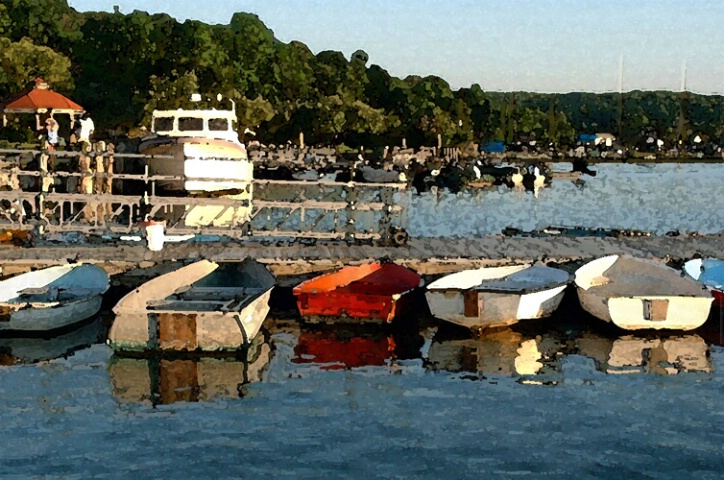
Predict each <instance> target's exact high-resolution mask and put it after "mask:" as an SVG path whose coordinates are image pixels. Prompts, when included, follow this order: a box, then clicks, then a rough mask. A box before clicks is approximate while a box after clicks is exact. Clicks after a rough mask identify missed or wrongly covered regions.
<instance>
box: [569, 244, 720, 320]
mask: <svg viewBox="0 0 724 480" xmlns="http://www.w3.org/2000/svg"><path fill="white" fill-rule="evenodd" d="M575 281H576V291H577V293H578V299H579V301H580V303H581V307H583V309H584V310H586V311H587V312H588V313H590V314H591V315H593V316H595V317H597V318H599V319H601V320H603V321H605V322H608V323H613V324H614V325H616V326H618V327H620V328H623V329H625V330H693V329H695V328H698V327H700V326H701V325H703V324H704V323H705V322H706V320H707V318H708V317H709V312H710V310H711V304H712V301H713V297H712V295H711V293H709V291H708V290H707V289H706V288H705V287H704V286H703V285H700V284H698V283H697V282H696V280H693V279H692V278H688V277H684V276H682V275H681V274H680V273H679V272H677V271H676V270H673V269H671V268H669V267H666V266H665V265H662V264H659V263H656V262H653V261H649V260H644V259H639V258H633V257H629V256H619V255H610V256H607V257H601V258H599V259H596V260H594V261H592V262H589V263H588V264H586V265H584V266H583V267H581V268H579V269H578V270H577V271H576V280H575Z"/></svg>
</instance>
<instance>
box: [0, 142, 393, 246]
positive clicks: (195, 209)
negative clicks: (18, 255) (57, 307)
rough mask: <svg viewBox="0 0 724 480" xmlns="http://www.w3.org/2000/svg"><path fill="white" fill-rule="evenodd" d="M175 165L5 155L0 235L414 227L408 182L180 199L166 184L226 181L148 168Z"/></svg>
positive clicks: (279, 183)
mask: <svg viewBox="0 0 724 480" xmlns="http://www.w3.org/2000/svg"><path fill="white" fill-rule="evenodd" d="M171 158H173V157H172V156H168V155H166V156H164V155H153V156H151V155H140V154H129V153H113V152H104V151H101V152H94V151H92V152H88V153H81V152H71V151H56V152H48V151H41V150H17V149H0V230H3V229H6V230H7V229H17V230H35V231H36V232H37V233H39V234H53V233H59V232H82V233H86V234H98V235H108V234H121V235H123V234H125V235H129V234H136V233H139V232H140V231H141V228H140V222H141V221H143V220H144V219H147V218H152V219H156V220H164V221H165V222H166V234H167V235H174V234H178V235H185V234H207V235H224V236H230V237H243V236H260V237H294V238H311V239H390V240H392V239H394V235H395V233H396V232H399V231H404V229H405V228H406V226H407V208H406V206H405V202H404V201H401V198H400V195H399V194H401V192H403V191H404V190H405V188H406V184H404V183H361V182H332V181H308V180H252V181H251V182H249V183H248V184H245V185H243V186H242V188H235V189H233V190H226V191H223V192H203V193H201V194H193V195H192V194H179V193H175V194H174V193H169V192H163V191H161V189H159V186H158V185H159V183H161V184H163V183H168V182H180V183H181V184H183V183H185V182H190V181H203V182H206V183H214V182H218V183H219V184H221V183H228V180H225V179H218V178H190V177H185V176H174V175H152V174H150V173H149V171H150V170H151V169H150V168H149V166H150V165H151V162H154V161H159V160H168V159H171ZM83 162H84V163H83ZM129 172H133V173H129ZM237 186H238V185H237Z"/></svg>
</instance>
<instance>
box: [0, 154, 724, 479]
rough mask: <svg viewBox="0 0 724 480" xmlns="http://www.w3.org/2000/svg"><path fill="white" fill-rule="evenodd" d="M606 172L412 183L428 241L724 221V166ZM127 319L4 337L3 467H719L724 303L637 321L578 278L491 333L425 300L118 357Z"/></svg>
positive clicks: (663, 473)
mask: <svg viewBox="0 0 724 480" xmlns="http://www.w3.org/2000/svg"><path fill="white" fill-rule="evenodd" d="M557 167H558V166H557ZM594 168H595V169H596V170H597V172H598V174H597V176H596V177H587V176H584V177H582V178H583V179H584V180H585V184H584V185H581V184H575V183H573V182H571V181H568V180H559V181H554V182H553V184H552V185H550V186H547V187H545V188H543V189H541V190H540V191H539V192H538V193H537V196H536V195H534V194H533V193H531V192H525V191H513V190H510V189H508V188H507V187H494V188H492V189H485V190H480V191H476V192H471V191H466V192H461V193H459V194H454V195H453V194H449V193H440V192H438V193H433V192H426V193H423V194H421V195H416V194H413V193H409V192H405V193H402V194H398V196H399V201H400V202H409V207H410V210H409V213H410V224H409V232H410V234H411V235H413V236H423V237H424V236H430V237H432V236H457V237H475V236H481V235H491V234H499V233H500V231H501V230H502V229H504V228H506V227H513V228H519V229H521V230H535V229H540V228H545V227H548V226H583V227H591V228H617V229H636V230H647V231H652V232H655V233H656V234H665V233H667V232H669V231H672V230H680V231H682V232H686V231H697V232H701V233H718V232H722V231H724V213H722V210H721V209H720V208H718V203H717V198H718V192H719V187H720V183H721V180H720V179H721V178H722V174H723V173H724V171H723V170H722V169H724V166H722V165H720V164H692V165H679V164H666V165H660V164H657V165H632V164H599V165H596V166H595V167H594ZM287 294H289V292H288V291H287ZM111 321H112V316H110V315H105V316H103V317H99V318H97V319H95V320H94V321H92V322H90V323H86V324H84V325H81V326H78V327H77V328H75V329H72V330H70V331H68V332H65V333H64V334H62V335H58V336H57V337H55V338H51V339H43V338H2V339H0V432H2V438H3V442H2V445H3V448H2V449H0V477H2V478H18V479H20V478H22V479H25V478H44V479H46V478H63V479H66V478H71V479H86V478H251V477H254V476H262V475H263V476H265V477H269V478H294V479H299V478H310V479H311V478H315V479H317V478H354V479H356V478H384V479H403V478H404V479H407V478H471V479H472V478H475V479H479V478H501V479H507V478H531V479H540V478H579V479H594V478H596V479H598V478H611V479H619V478H657V479H660V478H671V479H681V478H687V479H718V478H721V471H722V467H721V459H722V458H724V408H723V407H722V405H723V402H722V392H724V374H723V373H722V372H723V371H724V347H723V345H724V333H723V331H724V328H723V325H722V323H723V322H724V313H722V312H720V311H714V312H712V316H711V318H710V319H709V321H708V322H707V324H706V325H705V326H704V327H702V328H700V329H697V330H695V331H692V332H684V333H669V334H631V333H630V332H624V331H620V330H617V329H614V328H609V327H608V326H606V325H603V324H602V323H601V322H600V321H598V320H596V319H594V318H592V317H591V316H590V315H587V314H586V313H584V312H583V311H582V310H581V308H580V305H578V303H577V301H576V299H575V292H574V291H573V290H572V289H569V291H568V292H567V293H566V297H565V298H564V302H563V304H562V305H561V308H560V309H559V311H558V312H557V313H556V314H555V316H554V317H553V318H550V319H546V320H543V321H535V322H530V323H525V322H522V323H520V324H518V325H515V326H513V327H510V328H503V329H499V330H495V331H492V332H487V333H486V334H485V335H483V336H480V337H478V336H473V335H472V334H471V333H470V332H468V331H466V330H462V329H459V328H457V327H454V326H452V325H448V324H445V323H444V322H442V321H439V320H436V319H434V318H431V317H430V316H429V312H424V311H422V310H421V311H420V312H418V314H417V315H413V316H412V317H410V318H405V319H402V321H401V322H399V324H398V325H396V326H392V327H386V326H376V327H373V326H369V327H366V328H365V329H355V330H350V329H346V328H343V327H335V326H323V327H315V328H312V327H308V326H305V325H304V324H302V323H300V322H299V320H298V319H296V318H294V317H293V316H290V315H289V313H288V311H287V312H286V313H285V311H284V310H283V309H274V308H273V310H272V315H270V317H269V318H268V319H267V321H266V322H265V324H264V328H263V330H262V334H261V335H259V336H258V337H257V339H256V341H255V343H254V345H253V347H252V348H251V349H250V351H249V352H248V353H247V354H246V355H244V357H243V358H241V357H239V358H237V357H235V358H224V357H210V358H203V357H191V358H124V357H119V356H116V355H115V354H113V352H112V351H111V349H110V348H109V347H108V346H107V345H106V344H105V339H106V335H107V329H108V326H109V324H110V322H111Z"/></svg>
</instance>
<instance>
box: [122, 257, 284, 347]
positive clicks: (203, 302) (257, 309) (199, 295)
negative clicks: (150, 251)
mask: <svg viewBox="0 0 724 480" xmlns="http://www.w3.org/2000/svg"><path fill="white" fill-rule="evenodd" d="M274 284H275V279H274V276H273V275H272V274H271V273H270V272H269V271H268V270H267V269H266V267H264V266H263V265H261V264H260V263H258V262H257V261H255V260H252V259H246V260H244V261H242V262H229V263H224V264H221V265H219V264H217V263H214V262H210V261H208V260H201V261H199V262H196V263H193V264H191V265H187V266H185V267H182V268H179V269H178V270H175V271H173V272H169V273H167V274H165V275H161V276H160V277H156V278H154V279H153V280H150V281H148V282H146V283H144V284H143V285H141V286H140V287H139V288H138V289H136V290H134V291H133V292H131V293H129V294H128V295H126V296H125V297H124V298H122V299H121V300H120V301H119V302H118V304H117V305H116V306H115V307H114V308H113V312H114V313H115V314H116V318H115V320H114V322H113V326H112V327H111V330H110V332H109V334H108V343H109V345H110V346H111V347H112V348H113V349H114V350H116V351H119V352H148V351H171V352H197V351H198V352H224V351H236V350H240V349H242V348H243V347H245V346H248V345H249V344H250V343H251V341H252V340H253V339H254V337H255V336H256V334H257V333H258V332H259V328H260V327H261V325H262V323H263V322H264V319H265V318H266V316H267V314H268V313H269V296H270V294H271V290H272V288H273V287H274Z"/></svg>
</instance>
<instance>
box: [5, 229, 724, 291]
mask: <svg viewBox="0 0 724 480" xmlns="http://www.w3.org/2000/svg"><path fill="white" fill-rule="evenodd" d="M723 251H724V235H705V236H679V237H665V236H662V237H657V236H653V237H626V238H608V237H606V238H597V237H527V236H520V237H505V236H502V235H501V236H494V237H483V238H478V239H444V238H412V239H410V241H409V242H408V243H407V244H406V245H404V246H395V247H392V246H390V247H387V246H380V245H375V244H371V243H367V244H364V243H360V244H352V243H348V242H343V241H321V240H318V241H316V242H312V241H309V240H307V241H259V240H258V239H254V240H242V241H229V242H208V243H207V242H204V243H201V242H196V243H189V242H185V243H167V244H166V245H165V246H164V248H163V250H161V251H158V252H153V251H149V250H148V249H147V248H146V247H145V244H144V243H143V242H135V243H126V244H120V243H118V244H115V243H106V244H90V243H87V244H71V245H69V244H54V245H40V246H36V247H32V248H18V247H9V246H6V247H0V267H1V268H2V272H1V274H2V275H3V276H5V275H10V274H13V273H18V272H22V271H27V270H29V269H30V268H35V267H42V266H48V265H55V264H61V263H67V262H91V263H95V264H98V265H99V266H101V267H103V268H105V269H106V270H107V271H108V272H109V273H110V274H112V275H113V274H117V273H121V272H125V271H128V270H133V269H137V268H149V267H152V266H154V265H156V264H162V263H166V262H171V261H191V260H194V259H202V258H206V259H210V260H216V261H224V260H226V261H230V260H239V259H241V258H244V257H245V256H251V257H253V258H256V259H257V260H259V261H261V262H262V263H266V264H268V265H269V267H270V269H271V270H272V271H273V272H274V273H275V274H276V275H278V276H280V277H285V276H286V277H297V276H300V275H301V276H303V275H306V274H310V273H314V272H319V271H323V270H327V269H331V268H334V267H337V266H341V265H349V264H354V263H361V262H365V261H369V260H379V259H381V258H385V257H387V258H389V259H390V260H391V261H394V262H396V263H400V264H404V265H406V266H409V267H410V268H413V269H415V270H417V271H418V272H419V273H421V274H423V275H436V274H442V273H446V272H450V271H456V270H461V269H464V268H472V267H476V266H484V265H500V264H505V263H510V262H522V261H536V260H540V261H544V262H553V263H567V262H575V261H584V260H589V259H592V258H595V257H599V256H603V255H609V254H631V255H636V256H639V257H645V258H656V259H660V260H663V261H672V260H673V261H676V260H682V259H689V258H692V257H693V256H695V255H697V254H699V255H701V256H703V257H708V256H712V257H719V256H721V252H723ZM280 283H281V284H284V279H283V278H280Z"/></svg>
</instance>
